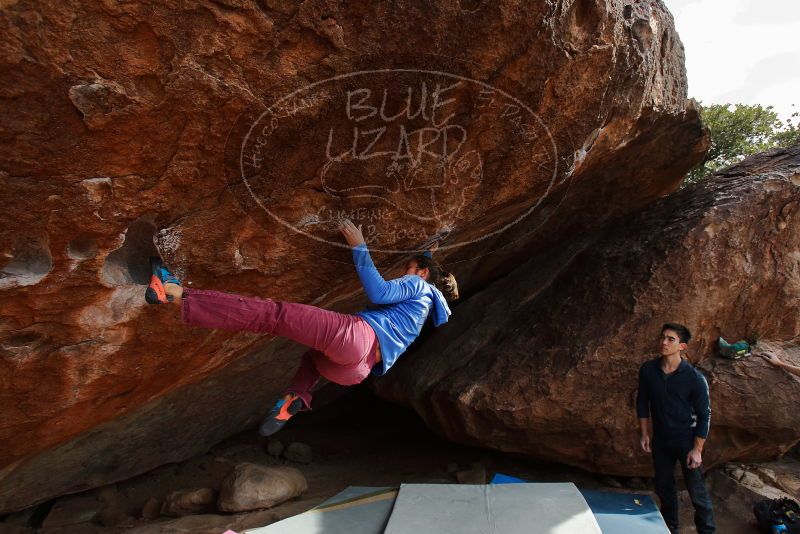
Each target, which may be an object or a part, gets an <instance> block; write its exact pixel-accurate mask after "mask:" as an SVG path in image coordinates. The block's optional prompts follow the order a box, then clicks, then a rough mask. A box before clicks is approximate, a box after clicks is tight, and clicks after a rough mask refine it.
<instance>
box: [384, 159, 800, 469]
mask: <svg viewBox="0 0 800 534" xmlns="http://www.w3.org/2000/svg"><path fill="white" fill-rule="evenodd" d="M798 220H800V146H795V147H793V148H791V149H778V150H774V151H771V152H768V153H764V154H761V155H758V156H753V157H751V158H749V159H747V160H746V161H744V162H743V163H741V164H739V165H737V166H735V167H732V168H730V169H727V170H725V171H722V172H721V173H719V174H718V175H716V176H715V177H713V178H712V179H710V180H708V181H707V182H703V183H701V184H698V185H696V186H694V187H687V188H685V189H683V190H681V191H679V192H678V193H675V194H673V195H670V196H668V197H666V198H664V199H662V200H659V201H657V202H655V203H654V204H653V205H651V206H649V207H648V208H646V209H645V210H643V211H642V212H641V213H639V214H636V215H632V216H629V217H625V218H623V219H622V220H621V221H619V222H618V223H616V224H615V225H614V226H613V227H612V228H610V229H609V231H608V232H607V234H606V235H604V236H603V237H602V238H600V239H599V240H597V241H595V242H593V243H591V244H589V245H586V244H584V243H581V242H579V241H575V242H573V243H571V244H569V243H568V244H565V245H564V246H562V247H560V248H556V247H553V248H550V249H546V250H531V252H530V257H529V260H528V261H527V262H526V263H523V264H521V265H519V266H518V268H517V270H516V271H514V272H512V273H511V274H509V275H508V276H507V277H505V278H503V279H502V280H500V281H498V282H496V283H494V284H492V285H491V286H489V287H488V288H486V289H484V290H483V291H480V292H479V293H477V294H476V295H473V296H472V297H471V298H470V299H469V300H468V301H466V302H464V303H463V304H461V305H460V306H458V307H457V308H456V310H455V313H454V315H453V317H452V318H451V321H450V323H449V324H448V325H447V326H446V327H444V328H440V329H437V330H436V331H434V332H433V333H432V334H431V335H430V336H429V337H428V338H427V339H425V340H424V341H423V342H422V343H421V344H420V346H419V347H418V349H417V350H416V351H415V352H414V353H412V354H409V355H407V356H406V357H405V358H404V359H403V360H402V361H400V362H399V364H398V365H397V368H396V369H393V371H392V373H390V374H388V375H386V377H385V378H383V379H381V381H380V382H379V383H378V384H377V389H378V391H379V392H380V393H381V394H382V395H384V396H386V397H389V398H392V399H396V400H397V401H399V402H404V403H408V404H410V405H411V406H413V408H414V409H415V410H416V411H417V412H418V413H419V414H420V415H421V416H422V417H423V418H424V419H425V421H426V422H427V424H428V425H429V426H431V427H432V428H433V429H435V430H436V431H438V432H439V433H440V434H442V435H443V436H445V437H447V438H448V439H451V440H454V441H458V442H462V443H468V444H473V445H483V446H489V447H492V448H496V449H500V450H504V451H509V452H515V453H522V454H525V455H529V456H533V457H536V458H542V459H546V460H553V461H559V462H566V463H570V464H573V465H576V466H580V467H582V468H585V469H588V470H592V471H598V472H603V473H609V474H618V475H631V476H633V475H648V474H650V472H651V471H650V470H651V463H650V457H649V455H648V454H645V453H643V452H641V451H640V450H639V446H638V439H637V428H638V426H637V424H638V421H637V418H636V412H635V394H636V388H637V377H638V368H639V366H640V365H641V364H642V363H643V362H644V361H646V360H647V359H649V358H653V357H657V355H658V352H657V338H658V335H659V333H660V328H661V325H662V324H663V323H665V322H667V321H676V322H680V323H684V324H686V325H687V326H689V328H690V329H691V330H692V331H693V333H694V338H693V340H692V341H691V343H690V345H689V349H688V358H689V359H690V360H691V361H692V362H694V363H696V364H698V367H699V368H700V369H701V370H702V372H703V373H705V375H706V377H707V378H708V382H709V385H710V392H711V406H712V416H711V434H710V437H709V440H708V443H707V446H706V449H705V450H706V452H705V460H704V462H705V464H706V465H707V466H713V465H714V464H717V463H719V462H727V461H731V460H742V461H763V460H767V459H769V458H771V457H774V456H776V455H778V454H781V453H783V452H786V451H787V450H788V449H789V448H791V447H792V446H793V445H794V444H795V443H797V441H798V440H799V439H800V412H799V411H798V410H797V409H795V407H796V406H797V403H798V401H800V380H798V379H797V378H796V377H794V376H792V375H789V374H788V373H786V372H784V371H782V370H779V369H777V368H775V367H773V366H771V365H770V364H769V363H768V362H766V361H765V360H764V359H763V358H762V357H760V355H761V354H762V353H775V354H779V355H780V356H781V357H782V358H783V359H785V360H787V361H790V362H792V363H794V364H795V365H800V346H798V344H797V340H798V336H800V314H798V313H797V306H798V302H800V253H798V251H800V224H798ZM720 335H722V336H724V337H726V338H729V339H739V338H744V337H751V336H752V337H756V338H757V339H758V344H757V345H756V347H755V350H754V355H753V356H752V357H750V358H746V359H742V360H733V361H732V360H725V359H721V358H719V357H718V356H715V354H716V348H717V344H716V341H717V338H718V336H720Z"/></svg>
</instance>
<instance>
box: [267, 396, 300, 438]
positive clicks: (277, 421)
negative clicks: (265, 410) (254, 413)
mask: <svg viewBox="0 0 800 534" xmlns="http://www.w3.org/2000/svg"><path fill="white" fill-rule="evenodd" d="M304 410H305V407H304V405H303V399H301V398H300V396H299V395H295V394H294V393H291V392H290V393H287V394H286V396H284V397H283V398H282V399H280V400H278V402H276V403H275V406H273V407H272V410H271V411H270V412H269V415H267V418H266V419H264V422H263V423H261V426H260V427H259V428H258V433H259V434H261V435H262V436H264V437H267V436H271V435H272V434H274V433H275V432H277V431H278V430H280V429H281V428H283V425H285V424H286V422H287V421H288V420H289V419H290V418H291V417H292V416H293V415H294V414H296V413H297V412H302V411H304Z"/></svg>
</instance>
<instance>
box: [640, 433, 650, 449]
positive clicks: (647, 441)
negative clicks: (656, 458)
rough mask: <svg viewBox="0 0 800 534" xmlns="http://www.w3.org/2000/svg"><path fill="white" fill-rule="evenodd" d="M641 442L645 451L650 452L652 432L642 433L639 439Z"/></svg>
mask: <svg viewBox="0 0 800 534" xmlns="http://www.w3.org/2000/svg"><path fill="white" fill-rule="evenodd" d="M639 444H640V445H641V446H642V450H643V451H644V452H650V434H642V437H641V438H640V439H639Z"/></svg>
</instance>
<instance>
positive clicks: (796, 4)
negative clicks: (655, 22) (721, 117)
mask: <svg viewBox="0 0 800 534" xmlns="http://www.w3.org/2000/svg"><path fill="white" fill-rule="evenodd" d="M664 2H665V3H666V4H667V7H669V10H670V11H671V12H672V14H673V15H674V17H675V25H676V26H677V28H678V34H679V35H680V37H681V40H682V41H683V45H684V48H685V49H686V70H687V73H688V76H689V96H690V97H693V98H696V99H697V100H700V101H702V102H703V103H704V104H722V103H725V102H730V103H736V102H741V103H744V104H763V105H770V104H771V105H772V106H774V107H775V109H776V110H777V111H778V112H780V114H781V116H783V117H784V118H785V117H787V116H788V115H789V114H791V113H792V111H800V37H799V36H800V0H664ZM792 104H796V106H795V107H792Z"/></svg>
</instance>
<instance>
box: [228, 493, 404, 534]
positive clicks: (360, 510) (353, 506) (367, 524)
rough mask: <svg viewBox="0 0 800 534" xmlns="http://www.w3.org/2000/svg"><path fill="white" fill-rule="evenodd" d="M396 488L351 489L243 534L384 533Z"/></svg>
mask: <svg viewBox="0 0 800 534" xmlns="http://www.w3.org/2000/svg"><path fill="white" fill-rule="evenodd" d="M396 496H397V488H369V487H359V486H351V487H349V488H347V489H346V490H344V491H342V492H340V493H338V494H336V495H335V496H334V497H331V498H330V499H328V500H327V501H325V502H324V503H322V504H320V505H319V506H317V507H316V508H313V509H311V510H309V511H307V512H304V513H302V514H299V515H296V516H293V517H290V518H288V519H284V520H283V521H278V522H277V523H273V524H271V525H267V526H266V527H260V528H255V529H250V530H247V531H245V533H243V534H278V533H280V534H383V531H384V528H385V527H386V523H387V522H388V521H389V515H390V514H391V513H392V506H393V505H394V500H395V497H396Z"/></svg>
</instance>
